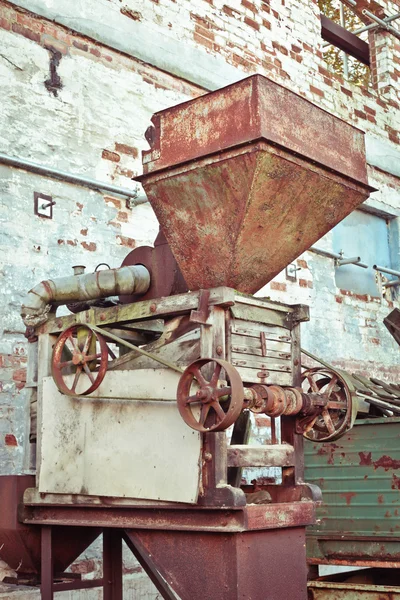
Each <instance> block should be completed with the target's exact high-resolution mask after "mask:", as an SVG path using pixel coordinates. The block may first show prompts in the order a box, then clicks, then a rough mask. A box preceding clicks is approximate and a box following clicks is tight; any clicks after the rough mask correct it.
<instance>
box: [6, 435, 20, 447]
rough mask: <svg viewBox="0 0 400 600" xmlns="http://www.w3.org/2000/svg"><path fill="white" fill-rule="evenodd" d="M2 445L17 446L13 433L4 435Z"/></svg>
mask: <svg viewBox="0 0 400 600" xmlns="http://www.w3.org/2000/svg"><path fill="white" fill-rule="evenodd" d="M4 443H5V445H6V446H18V442H17V438H16V437H15V435H14V434H13V433H6V435H5V436H4Z"/></svg>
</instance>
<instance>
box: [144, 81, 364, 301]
mask: <svg viewBox="0 0 400 600" xmlns="http://www.w3.org/2000/svg"><path fill="white" fill-rule="evenodd" d="M152 122H153V125H154V126H152V127H150V128H149V129H148V131H147V134H146V137H147V140H148V141H149V143H150V146H151V150H150V151H147V152H144V154H143V163H144V175H142V176H141V177H139V178H138V179H139V180H140V181H141V182H142V184H143V186H144V189H145V191H146V193H147V196H148V198H149V200H150V202H151V204H152V206H153V208H154V211H155V213H156V215H157V218H158V220H159V222H160V225H161V227H162V229H163V231H164V233H165V236H166V238H167V240H168V242H169V244H170V247H171V249H172V252H173V254H174V255H175V258H176V260H177V262H178V264H179V266H180V268H181V270H182V273H183V275H184V277H185V280H186V283H187V284H188V286H189V288H190V289H192V290H196V289H199V288H205V287H216V286H230V287H234V288H236V289H238V290H239V291H242V292H246V293H254V292H256V291H257V290H258V289H260V288H261V287H262V286H263V285H264V284H266V283H267V282H268V281H270V280H271V279H272V278H273V277H274V276H275V275H276V274H277V273H279V271H281V270H282V269H283V268H284V267H285V266H286V265H287V264H289V263H290V262H291V261H292V260H293V259H295V258H296V257H297V256H299V255H300V254H301V253H302V252H303V251H304V250H306V249H307V248H309V247H310V246H311V245H312V244H313V243H314V242H315V241H316V240H318V239H319V238H320V237H321V236H323V235H324V234H325V233H326V232H327V231H329V230H330V229H332V227H334V226H335V225H336V224H337V223H339V221H341V220H342V219H343V218H344V217H346V215H348V214H349V213H350V212H351V211H352V210H354V208H356V206H358V205H359V204H360V203H361V202H363V201H364V200H365V199H366V198H367V197H368V196H369V193H370V192H371V191H372V188H370V187H369V186H368V184H367V173H366V161H365V149H364V134H363V132H362V131H360V130H359V129H356V128H354V127H353V126H351V125H349V124H347V123H345V122H344V121H342V120H340V119H338V118H336V117H334V116H332V115H331V114H329V113H327V112H325V111H324V110H322V109H320V108H318V107H317V106H315V105H314V104H312V103H310V102H308V101H307V100H305V99H304V98H301V97H300V96H298V95H297V94H294V93H293V92H291V91H289V90H287V89H286V88H284V87H282V86H280V85H277V84H276V83H274V82H272V81H270V80H269V79H267V78H265V77H262V76H260V75H254V76H252V77H249V78H247V79H244V80H243V81H241V82H239V83H237V84H234V85H231V86H228V87H226V88H223V89H221V90H218V91H216V92H214V93H212V94H207V95H206V96H203V97H200V98H197V99H195V100H192V101H190V102H186V103H184V104H180V105H178V106H174V107H172V108H170V109H167V110H164V111H161V112H159V113H157V114H156V115H154V116H153V119H152Z"/></svg>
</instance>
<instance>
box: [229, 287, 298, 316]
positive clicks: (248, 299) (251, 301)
mask: <svg viewBox="0 0 400 600" xmlns="http://www.w3.org/2000/svg"><path fill="white" fill-rule="evenodd" d="M235 303H236V304H247V305H250V306H260V307H261V308H270V309H272V310H277V311H279V312H283V313H285V314H286V313H290V312H292V310H293V309H292V307H291V306H290V305H288V304H283V303H281V302H272V301H271V300H265V299H264V298H256V297H254V296H248V295H246V294H238V293H237V292H236V295H235Z"/></svg>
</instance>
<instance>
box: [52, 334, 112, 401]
mask: <svg viewBox="0 0 400 600" xmlns="http://www.w3.org/2000/svg"><path fill="white" fill-rule="evenodd" d="M107 365H108V348H107V344H106V341H105V339H104V338H103V337H102V336H101V335H100V334H99V333H97V332H95V331H93V330H92V328H91V327H90V326H89V325H73V326H72V327H68V329H66V330H65V331H63V332H62V334H61V335H60V337H59V338H58V340H57V342H56V344H55V346H54V349H53V357H52V361H51V371H52V375H53V379H54V381H55V384H56V386H57V387H58V389H59V390H60V392H62V393H63V394H66V395H67V396H86V395H88V394H91V393H92V392H94V391H95V390H96V389H97V388H98V387H99V385H100V384H101V382H102V381H103V379H104V376H105V374H106V371H107Z"/></svg>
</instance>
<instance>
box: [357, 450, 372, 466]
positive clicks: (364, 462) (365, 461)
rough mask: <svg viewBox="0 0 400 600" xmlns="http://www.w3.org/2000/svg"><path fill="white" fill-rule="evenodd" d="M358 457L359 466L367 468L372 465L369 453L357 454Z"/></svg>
mask: <svg viewBox="0 0 400 600" xmlns="http://www.w3.org/2000/svg"><path fill="white" fill-rule="evenodd" d="M358 456H359V457H360V466H362V467H369V466H370V465H372V459H371V456H372V453H371V452H359V453H358Z"/></svg>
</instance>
